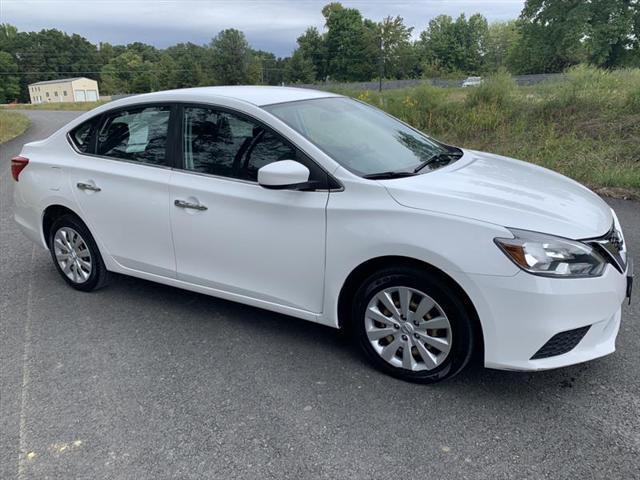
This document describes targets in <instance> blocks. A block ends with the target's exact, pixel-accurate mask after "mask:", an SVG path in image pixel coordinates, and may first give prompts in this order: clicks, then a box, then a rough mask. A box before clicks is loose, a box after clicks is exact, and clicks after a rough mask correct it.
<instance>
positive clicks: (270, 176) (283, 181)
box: [258, 160, 309, 190]
mask: <svg viewBox="0 0 640 480" xmlns="http://www.w3.org/2000/svg"><path fill="white" fill-rule="evenodd" d="M308 182H309V169H308V168H307V167H305V166H304V165H302V164H301V163H300V162H296V161H294V160H280V161H279V162H273V163H270V164H268V165H265V166H264V167H262V168H261V169H260V170H258V183H259V184H260V185H261V186H263V187H264V188H270V189H274V190H285V189H293V190H297V189H304V188H306V187H307V186H308Z"/></svg>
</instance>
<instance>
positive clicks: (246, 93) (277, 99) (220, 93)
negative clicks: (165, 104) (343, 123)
mask: <svg viewBox="0 0 640 480" xmlns="http://www.w3.org/2000/svg"><path fill="white" fill-rule="evenodd" d="M157 94H171V96H173V97H180V96H183V95H184V96H189V97H192V96H194V95H198V96H202V97H203V98H206V97H228V98H234V99H237V100H242V101H245V102H248V103H252V104H254V105H256V106H259V107H262V106H265V105H271V104H274V103H283V102H295V101H297V100H310V99H312V98H325V97H337V96H339V95H336V94H334V93H330V92H323V91H321V90H311V89H306V88H294V87H273V86H262V85H241V86H228V87H196V88H182V89H179V90H169V91H166V92H157ZM153 95H156V93H151V94H147V95H145V96H146V97H150V96H153Z"/></svg>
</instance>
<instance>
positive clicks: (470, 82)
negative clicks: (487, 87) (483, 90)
mask: <svg viewBox="0 0 640 480" xmlns="http://www.w3.org/2000/svg"><path fill="white" fill-rule="evenodd" d="M481 83H482V77H467V79H466V80H465V81H464V82H462V88H466V87H477V86H478V85H480V84H481Z"/></svg>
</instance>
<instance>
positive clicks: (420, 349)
mask: <svg viewBox="0 0 640 480" xmlns="http://www.w3.org/2000/svg"><path fill="white" fill-rule="evenodd" d="M364 321H365V330H366V334H367V338H368V340H369V342H370V343H371V345H372V347H373V348H374V350H375V351H376V352H377V353H378V355H380V357H381V358H383V359H384V360H385V361H386V362H387V363H389V364H391V365H393V366H394V367H398V368H403V369H406V370H411V371H421V370H433V369H434V368H436V367H437V366H439V365H441V364H442V362H444V360H445V359H446V358H447V356H448V355H449V351H450V350H451V340H452V332H451V324H450V323H449V319H448V318H447V315H446V314H445V312H444V311H443V309H442V308H441V307H440V305H438V304H437V303H436V301H435V300H434V299H433V298H431V297H430V296H429V295H427V294H426V293H424V292H421V291H419V290H416V289H414V288H409V287H390V288H385V289H384V290H381V291H379V292H378V293H376V294H375V295H374V296H373V298H371V300H370V301H369V304H368V305H367V309H366V312H365V318H364Z"/></svg>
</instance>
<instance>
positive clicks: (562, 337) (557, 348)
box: [531, 325, 591, 360]
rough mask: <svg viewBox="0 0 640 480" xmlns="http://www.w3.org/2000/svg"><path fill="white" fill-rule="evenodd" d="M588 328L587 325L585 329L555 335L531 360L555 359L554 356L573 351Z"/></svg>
mask: <svg viewBox="0 0 640 480" xmlns="http://www.w3.org/2000/svg"><path fill="white" fill-rule="evenodd" d="M590 327H591V325H587V326H586V327H580V328H576V329H575V330H567V331H566V332H560V333H557V334H556V335H554V336H553V337H551V339H550V340H549V341H548V342H547V343H545V344H544V345H543V346H542V348H541V349H540V350H538V351H537V352H536V353H535V355H534V356H533V357H531V360H538V359H540V358H548V357H555V356H556V355H562V354H563V353H567V352H569V351H571V350H573V349H574V348H575V346H576V345H578V343H580V340H582V338H583V337H584V336H585V335H586V334H587V332H588V331H589V328H590Z"/></svg>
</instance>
